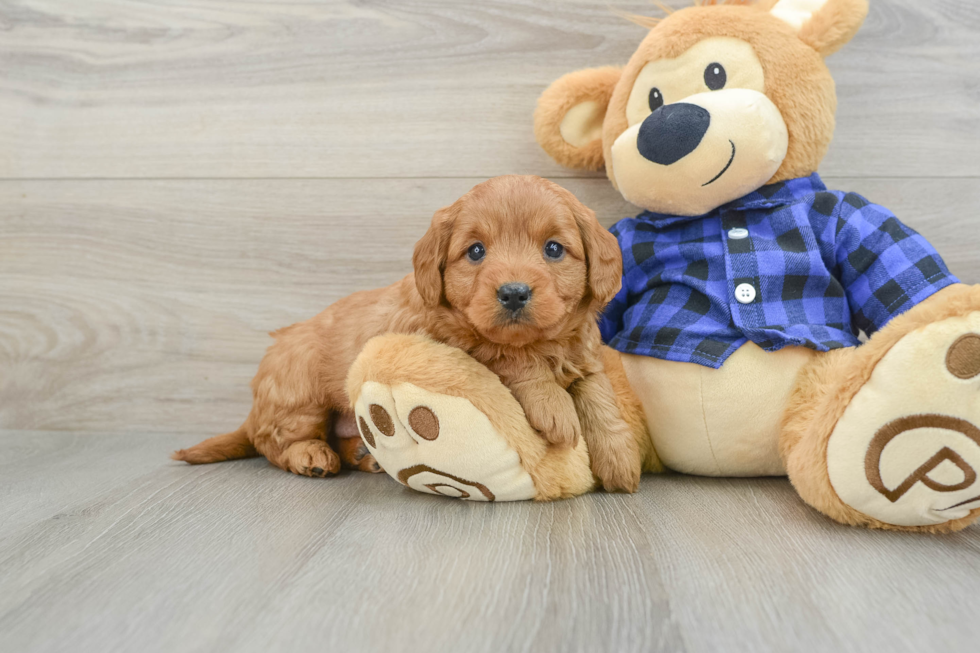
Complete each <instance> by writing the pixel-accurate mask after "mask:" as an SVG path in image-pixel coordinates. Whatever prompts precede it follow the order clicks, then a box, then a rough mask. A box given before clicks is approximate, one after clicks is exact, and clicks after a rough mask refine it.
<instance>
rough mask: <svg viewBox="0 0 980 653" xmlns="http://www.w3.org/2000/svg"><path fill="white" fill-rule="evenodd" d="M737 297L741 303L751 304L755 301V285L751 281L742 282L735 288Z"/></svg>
mask: <svg viewBox="0 0 980 653" xmlns="http://www.w3.org/2000/svg"><path fill="white" fill-rule="evenodd" d="M735 299H737V300H738V303H739V304H751V303H752V302H754V301H755V286H753V285H752V284H751V283H741V284H739V285H738V287H737V288H736V289H735Z"/></svg>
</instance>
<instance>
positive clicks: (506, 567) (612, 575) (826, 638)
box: [0, 432, 980, 653]
mask: <svg viewBox="0 0 980 653" xmlns="http://www.w3.org/2000/svg"><path fill="white" fill-rule="evenodd" d="M186 441H187V438H186V437H178V436H165V435H159V436H143V437H140V438H131V437H127V436H125V435H74V434H68V433H29V434H25V433H19V432H4V433H0V446H3V447H4V450H6V451H10V450H13V451H15V452H16V455H15V456H14V457H13V459H8V458H4V459H2V460H0V496H4V497H10V498H11V499H12V500H11V501H4V502H2V503H0V521H2V522H3V523H4V524H5V527H4V529H3V530H2V531H0V579H2V585H3V590H4V591H2V592H0V641H2V642H3V648H4V650H10V651H64V650H68V649H70V650H73V651H79V652H81V653H86V652H88V651H100V652H102V651H145V652H146V653H152V652H156V651H214V650H222V651H236V652H238V651H263V652H268V653H274V652H277V651H283V652H291V651H296V650H323V651H379V650H392V651H401V650H411V651H430V652H431V653H440V652H443V651H447V652H448V651H468V652H470V651H472V652H483V651H486V652H487V653H497V652H499V651H542V652H550V651H588V652H594V651H610V652H616V653H630V652H633V651H671V652H676V651H688V652H691V653H694V652H701V651H704V652H717V651H787V650H807V651H815V652H818V651H828V652H831V651H833V652H834V653H840V652H849V651H865V650H867V649H868V643H869V642H874V644H875V647H880V648H881V650H889V651H895V652H896V653H905V652H909V653H913V652H915V653H919V652H921V651H932V650H944V651H950V652H954V653H955V652H958V651H971V650H975V644H976V639H977V637H978V636H980V622H978V621H977V620H976V619H975V615H974V612H975V611H974V607H975V596H976V586H977V583H978V582H980V568H978V567H977V565H976V564H975V560H976V556H977V555H978V554H980V531H977V530H976V529H970V530H968V531H965V532H963V533H960V534H957V535H954V536H949V537H930V536H924V537H908V536H907V535H902V534H888V533H878V532H870V531H864V530H861V529H848V528H844V527H841V526H837V525H835V524H833V523H831V522H829V521H828V520H826V519H825V518H823V517H822V516H820V515H817V514H815V513H813V512H812V511H811V510H809V509H808V508H807V507H806V506H804V505H803V504H802V503H800V502H799V500H798V499H797V498H796V497H795V495H794V493H793V490H792V488H791V487H790V485H789V483H788V482H787V481H785V480H761V479H759V480H712V479H697V478H691V477H683V476H666V477H646V478H645V479H644V481H643V485H642V488H641V491H640V493H639V494H638V495H634V496H628V497H627V496H610V495H604V494H597V495H592V496H587V497H582V498H580V499H575V500H572V501H565V502H559V503H554V504H544V505H541V504H533V503H519V504H494V505H477V504H467V503H463V502H457V501H452V500H448V499H444V498H439V497H432V496H425V495H419V494H416V493H413V492H410V491H408V490H406V489H404V488H402V487H401V486H399V485H398V484H397V483H395V482H394V481H393V480H391V479H390V478H388V477H386V476H368V475H363V474H357V475H353V474H352V475H346V476H342V477H339V478H335V479H328V480H319V479H305V478H299V477H296V476H292V475H290V474H287V473H285V472H282V471H280V470H277V469H274V468H272V467H270V466H269V465H268V464H267V463H265V461H262V460H250V461H242V462H238V463H224V464H220V465H213V466H206V467H197V468H194V467H189V466H185V465H182V464H178V463H173V462H170V461H167V460H166V457H165V456H166V453H167V452H168V451H169V450H171V449H173V448H174V447H176V446H180V445H182V444H184V443H186ZM25 442H26V443H29V444H25ZM18 504H26V505H23V506H21V505H18ZM25 510H26V511H29V512H30V513H31V515H32V518H31V519H27V518H25V516H24V512H25ZM733 516H737V518H733Z"/></svg>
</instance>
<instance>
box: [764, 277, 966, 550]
mask: <svg viewBox="0 0 980 653" xmlns="http://www.w3.org/2000/svg"><path fill="white" fill-rule="evenodd" d="M978 311H980V287H975V286H964V285H958V286H950V287H949V288H946V289H944V290H942V291H940V292H939V293H936V295H934V296H933V297H931V298H929V299H928V300H926V301H925V302H924V303H922V304H920V305H919V306H917V307H915V308H914V309H913V310H911V311H909V312H908V313H906V314H904V315H901V316H899V317H897V318H895V319H894V320H892V322H891V323H889V324H888V326H886V327H885V328H884V329H882V330H881V331H879V332H878V333H876V334H875V336H874V337H873V338H872V339H871V340H870V341H869V342H868V343H867V344H865V345H863V346H861V347H858V348H856V349H853V350H838V351H834V352H831V353H829V354H825V355H823V356H819V357H816V358H815V359H814V361H813V363H812V364H811V365H809V366H808V367H807V368H805V369H804V370H803V371H802V372H801V374H800V382H799V384H798V386H797V389H796V391H795V392H794V394H793V397H792V398H791V400H790V403H789V407H788V408H787V411H786V416H785V418H784V425H783V432H782V436H781V439H780V453H781V456H782V458H783V461H784V463H785V465H786V469H787V472H788V473H789V478H790V480H791V481H792V482H793V486H794V487H795V488H796V490H797V492H799V493H800V496H801V497H802V498H803V499H804V501H806V502H807V503H809V504H810V505H811V506H813V507H815V508H816V509H817V510H819V511H820V512H822V513H824V514H826V515H829V516H830V517H832V518H833V519H835V520H837V521H839V522H841V523H844V524H851V525H860V526H868V527H871V528H883V529H897V530H924V531H929V532H951V531H956V530H959V529H962V528H965V527H966V526H967V525H969V524H970V523H972V522H973V521H974V520H975V519H976V517H977V516H978V515H980V509H971V511H970V512H969V514H968V515H967V516H965V517H962V518H957V519H953V520H951V521H948V522H946V523H943V524H937V525H932V526H908V525H901V524H893V523H887V522H885V521H882V520H881V519H877V518H875V517H873V516H871V515H866V514H864V513H862V512H860V510H858V509H855V507H852V506H849V505H847V503H845V502H844V501H842V500H841V497H840V496H838V494H837V492H836V491H835V489H834V485H833V483H832V482H831V478H830V472H829V470H828V466H827V455H828V442H829V441H830V439H831V435H832V434H833V433H834V432H835V429H836V428H837V426H838V424H839V423H841V420H842V418H843V417H844V415H845V412H846V411H847V410H848V407H849V406H850V405H851V402H852V400H854V399H855V397H856V396H857V395H858V394H859V393H860V392H862V389H863V388H865V387H866V386H867V387H869V388H871V387H881V388H885V387H886V386H885V385H883V384H882V380H878V381H877V382H876V383H874V384H873V385H872V386H868V384H869V382H870V381H871V380H872V377H873V375H874V374H875V371H876V369H877V367H878V364H879V362H881V361H882V360H883V359H884V358H885V357H886V355H887V354H889V352H891V351H892V349H893V348H895V347H896V346H898V345H899V343H900V342H902V340H903V339H904V338H905V337H906V336H909V335H910V334H913V333H915V332H917V331H924V330H926V329H927V328H928V329H930V330H931V329H936V331H935V333H936V335H937V337H939V335H940V334H941V333H943V332H944V331H945V329H946V327H945V326H943V325H942V324H941V323H943V322H945V321H946V320H958V319H961V318H964V317H965V316H969V315H971V314H974V313H977V312H978ZM957 331H960V330H959V329H953V333H955V332H957ZM960 335H964V334H963V333H960ZM946 337H947V336H942V338H946ZM949 337H951V336H949ZM921 342H923V343H925V344H926V345H929V343H930V339H928V338H927V339H924V340H922V341H921ZM943 342H945V340H944V339H942V340H936V341H935V342H933V343H932V345H931V346H934V347H939V348H940V349H941V344H942V343H943ZM940 358H942V357H941V356H940ZM903 360H905V361H912V362H911V363H903V362H902V361H903ZM896 361H897V363H896V364H895V365H894V366H893V365H889V368H888V369H892V368H893V367H894V369H898V368H901V367H905V368H906V370H905V372H903V373H904V374H907V375H909V378H908V383H909V384H910V387H913V388H914V387H915V385H914V383H915V381H914V378H913V377H914V376H915V375H918V374H920V373H922V371H921V369H920V366H921V365H924V364H926V363H925V362H923V361H917V358H916V357H915V356H912V357H911V358H906V356H904V355H900V356H899V357H898V358H896ZM928 364H929V365H938V366H940V367H943V366H944V365H945V359H943V360H933V361H931V362H929V363H928ZM883 369H885V368H883ZM883 376H884V374H881V375H879V377H883ZM955 378H956V377H955V376H954V375H953V374H952V373H950V374H949V379H955ZM957 382H959V383H971V382H974V381H972V380H970V381H965V380H962V379H957ZM872 392H873V393H874V395H872V394H868V395H866V396H868V397H872V396H877V397H878V399H879V401H880V402H881V404H882V407H881V408H880V409H875V410H872V411H870V412H871V413H872V414H877V415H878V416H879V417H880V418H882V419H883V416H884V414H885V411H886V410H890V411H894V412H892V413H888V414H889V415H899V414H900V413H904V414H905V415H906V416H912V415H918V414H932V413H934V412H937V411H942V410H948V408H944V407H943V406H942V405H937V404H936V401H937V400H938V401H943V400H942V397H943V396H944V395H945V394H946V393H944V392H943V385H942V384H941V385H939V386H938V387H936V388H929V389H927V392H926V391H922V392H921V393H920V394H921V395H922V396H920V397H919V400H917V401H916V400H913V399H910V398H909V397H907V396H904V395H902V394H899V395H898V396H888V395H892V394H893V393H882V392H879V391H877V390H873V391H872ZM862 403H864V404H865V406H867V405H868V402H866V401H862ZM855 415H856V413H855ZM954 415H956V414H955V413H954ZM882 426H884V424H879V425H877V426H875V427H874V428H875V433H877V429H879V428H880V427H882ZM869 428H871V427H866V428H865V429H864V430H862V431H860V432H859V433H858V435H861V436H862V437H867V432H868V429H869ZM847 432H849V433H851V434H854V433H855V431H854V429H853V428H849V429H847ZM838 434H839V435H844V436H846V433H845V431H844V430H842V431H840V432H838ZM866 455H867V454H866V452H865V453H864V454H861V455H860V456H859V459H860V460H865V458H866ZM961 455H962V454H961ZM900 458H901V457H900ZM922 462H923V463H925V462H927V461H922ZM838 464H840V463H839V462H838ZM895 469H896V472H895V473H899V474H900V472H901V471H902V469H903V468H902V466H901V464H898V466H897V467H896V468H895ZM838 482H839V483H840V481H838ZM845 491H846V492H848V496H849V497H850V493H849V491H847V490H845ZM978 494H980V491H978ZM914 496H915V495H913V497H914ZM852 500H853V499H852ZM946 505H947V506H949V505H952V503H950V504H946ZM920 507H921V506H918V505H917V506H913V508H914V510H913V512H916V511H919V508H920ZM939 507H943V506H939ZM882 516H885V515H884V514H882ZM889 518H890V519H893V517H889ZM893 520H894V519H893Z"/></svg>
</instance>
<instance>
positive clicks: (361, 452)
mask: <svg viewBox="0 0 980 653" xmlns="http://www.w3.org/2000/svg"><path fill="white" fill-rule="evenodd" d="M355 428H356V427H355ZM337 449H338V450H339V452H340V464H341V465H342V466H343V467H344V468H345V469H356V470H358V471H361V472H368V473H369V474H380V473H381V472H383V471H384V470H383V469H381V465H379V464H378V461H377V460H375V459H374V456H372V455H371V452H370V451H368V448H367V445H365V444H364V442H363V441H362V440H361V438H359V437H357V438H340V439H338V440H337Z"/></svg>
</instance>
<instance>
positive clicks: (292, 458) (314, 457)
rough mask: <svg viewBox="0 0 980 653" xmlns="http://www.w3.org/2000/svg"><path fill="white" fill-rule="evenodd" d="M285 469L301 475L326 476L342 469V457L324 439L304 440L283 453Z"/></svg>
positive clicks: (295, 443)
mask: <svg viewBox="0 0 980 653" xmlns="http://www.w3.org/2000/svg"><path fill="white" fill-rule="evenodd" d="M282 462H283V463H284V464H282V465H280V466H281V467H283V469H287V470H289V471H291V472H292V473H293V474H299V475H300V476H312V477H315V478H324V477H326V476H333V475H334V474H336V473H337V472H339V471H340V457H339V456H338V455H337V454H336V453H335V452H334V450H333V449H331V448H330V447H329V446H328V445H327V443H326V442H324V441H322V440H302V441H300V442H294V443H293V444H291V445H289V448H288V449H286V451H285V452H283V454H282Z"/></svg>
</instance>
